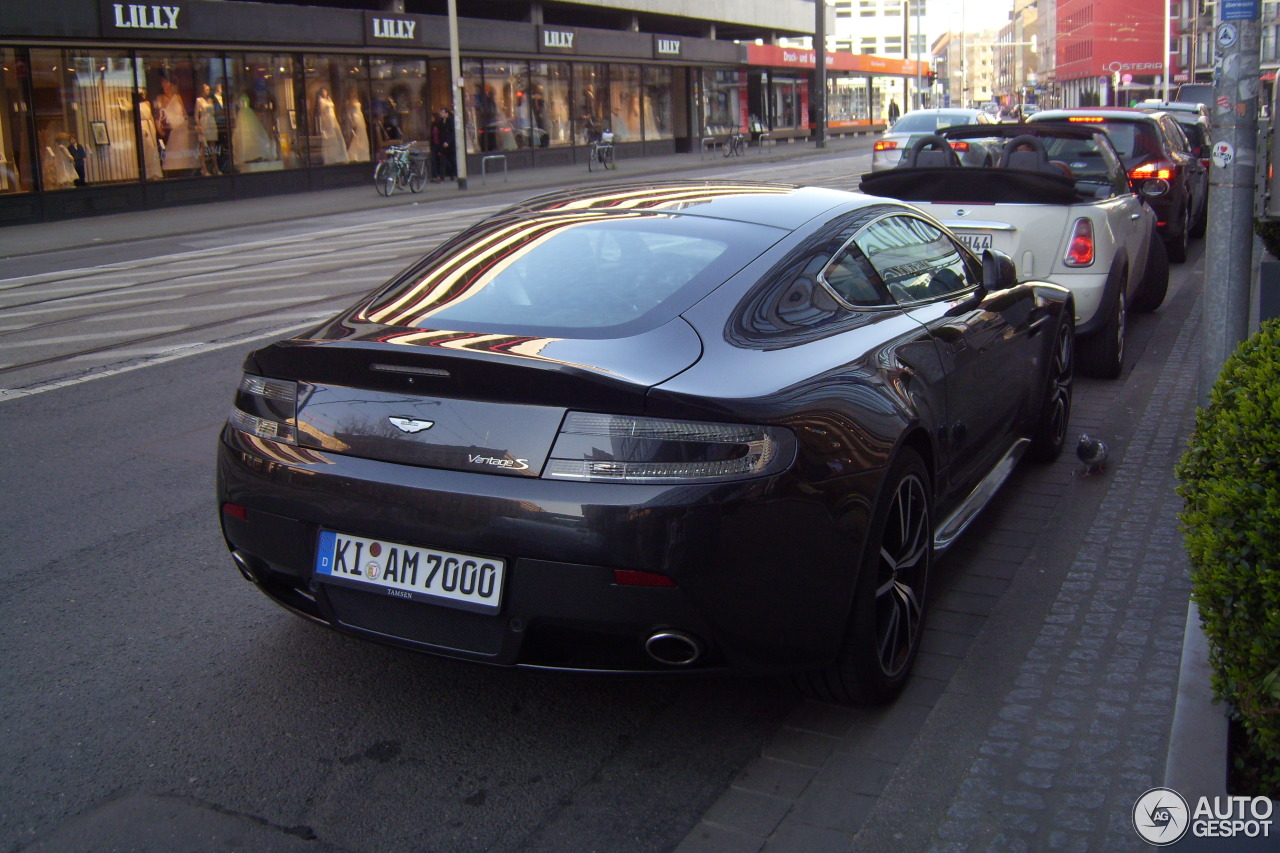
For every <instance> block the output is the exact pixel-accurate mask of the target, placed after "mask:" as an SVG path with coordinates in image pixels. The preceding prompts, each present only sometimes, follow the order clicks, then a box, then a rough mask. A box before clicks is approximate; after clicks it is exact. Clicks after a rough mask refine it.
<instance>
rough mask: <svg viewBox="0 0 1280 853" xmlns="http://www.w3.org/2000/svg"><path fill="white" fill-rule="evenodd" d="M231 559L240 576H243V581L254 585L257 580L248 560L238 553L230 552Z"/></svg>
mask: <svg viewBox="0 0 1280 853" xmlns="http://www.w3.org/2000/svg"><path fill="white" fill-rule="evenodd" d="M231 559H232V560H234V561H235V564H236V568H237V569H239V570H240V574H242V575H244V579H245V580H247V581H248V582H249V583H252V584H256V583H257V582H258V578H257V576H256V575H254V573H253V569H252V568H251V567H250V565H249V558H248V557H246V556H245V555H244V554H241V553H240V552H239V551H232V552H231Z"/></svg>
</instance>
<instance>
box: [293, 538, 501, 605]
mask: <svg viewBox="0 0 1280 853" xmlns="http://www.w3.org/2000/svg"><path fill="white" fill-rule="evenodd" d="M505 572H506V563H505V561H503V560H498V559H494V558H492V557H477V556H474V555H470V554H455V553H453V552H451V551H437V550H434V549H432V548H415V547H414V546H412V545H403V544H401V543H399V542H385V541H382V540H378V539H365V538H362V537H360V536H350V535H348V534H346V533H338V532H336V531H333V530H321V531H320V546H319V548H318V549H317V553H316V571H315V573H316V578H317V579H318V580H322V581H325V582H327V583H334V584H339V585H341V586H350V587H355V588H356V589H363V590H365V591H366V592H379V591H380V592H382V593H383V594H385V595H389V596H393V597H395V598H403V599H408V600H410V601H423V602H429V603H431V604H441V605H444V606H446V607H457V608H459V609H461V610H472V611H475V612H478V613H496V612H497V611H498V608H499V607H500V606H501V603H502V581H503V576H504V574H505Z"/></svg>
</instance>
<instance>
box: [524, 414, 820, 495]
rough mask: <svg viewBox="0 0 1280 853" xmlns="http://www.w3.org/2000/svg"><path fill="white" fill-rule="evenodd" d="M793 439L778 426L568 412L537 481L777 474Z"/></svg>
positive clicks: (684, 480) (702, 479)
mask: <svg viewBox="0 0 1280 853" xmlns="http://www.w3.org/2000/svg"><path fill="white" fill-rule="evenodd" d="M795 444H796V443H795V436H794V435H793V434H792V433H791V431H790V430H788V429H783V428H780V427H767V426H750V425H745V424H716V423H700V422H697V421H674V420H665V419H660V418H637V417H629V416H622V415H597V414H591V413H589V412H569V414H568V415H566V416H565V419H564V424H563V425H562V426H561V427H560V435H559V436H557V437H556V443H555V446H554V447H553V448H552V449H551V458H550V459H548V460H547V464H546V467H545V468H544V469H543V473H542V476H543V477H545V478H551V479H557V480H585V481H589V482H601V483H677V482H679V483H696V482H715V481H719V480H732V479H737V478H740V477H760V476H764V475H767V474H776V473H778V472H779V471H782V470H784V469H785V468H787V466H789V465H790V464H791V460H792V458H793V457H794V455H795Z"/></svg>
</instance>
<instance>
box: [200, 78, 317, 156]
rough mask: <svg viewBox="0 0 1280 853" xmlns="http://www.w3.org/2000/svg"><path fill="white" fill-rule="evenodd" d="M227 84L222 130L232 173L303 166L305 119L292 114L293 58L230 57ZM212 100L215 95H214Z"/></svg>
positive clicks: (295, 86)
mask: <svg viewBox="0 0 1280 853" xmlns="http://www.w3.org/2000/svg"><path fill="white" fill-rule="evenodd" d="M234 70H235V75H234V79H233V80H232V81H231V82H230V84H229V85H228V95H229V97H228V98H227V99H226V102H227V108H226V112H227V127H228V131H227V133H228V137H229V139H228V142H229V147H230V149H231V156H229V157H228V156H226V155H225V154H224V156H223V160H224V161H225V162H226V163H227V166H228V168H230V169H231V170H232V171H235V172H269V171H276V170H279V169H296V168H299V167H300V166H302V165H304V164H305V163H306V159H305V158H306V156H307V153H306V141H307V134H306V116H305V115H302V116H299V115H298V109H299V106H298V103H297V98H296V92H297V91H298V88H299V81H297V80H295V78H294V62H293V57H292V56H290V55H288V54H270V53H248V54H244V55H242V56H239V57H236V60H235V63H234ZM214 97H215V100H216V99H217V91H216V90H215V92H214Z"/></svg>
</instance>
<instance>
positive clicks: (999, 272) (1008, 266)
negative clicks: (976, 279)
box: [982, 249, 1018, 291]
mask: <svg viewBox="0 0 1280 853" xmlns="http://www.w3.org/2000/svg"><path fill="white" fill-rule="evenodd" d="M1017 283H1018V271H1017V269H1016V268H1015V267H1014V265H1013V259H1012V258H1010V257H1009V256H1008V255H1006V254H1005V253H1004V252H997V251H996V250H995V249H984V250H983V252H982V285H983V287H985V288H986V289H987V290H989V291H990V290H1008V289H1009V288H1011V287H1013V286H1014V285H1015V284H1017Z"/></svg>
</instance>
